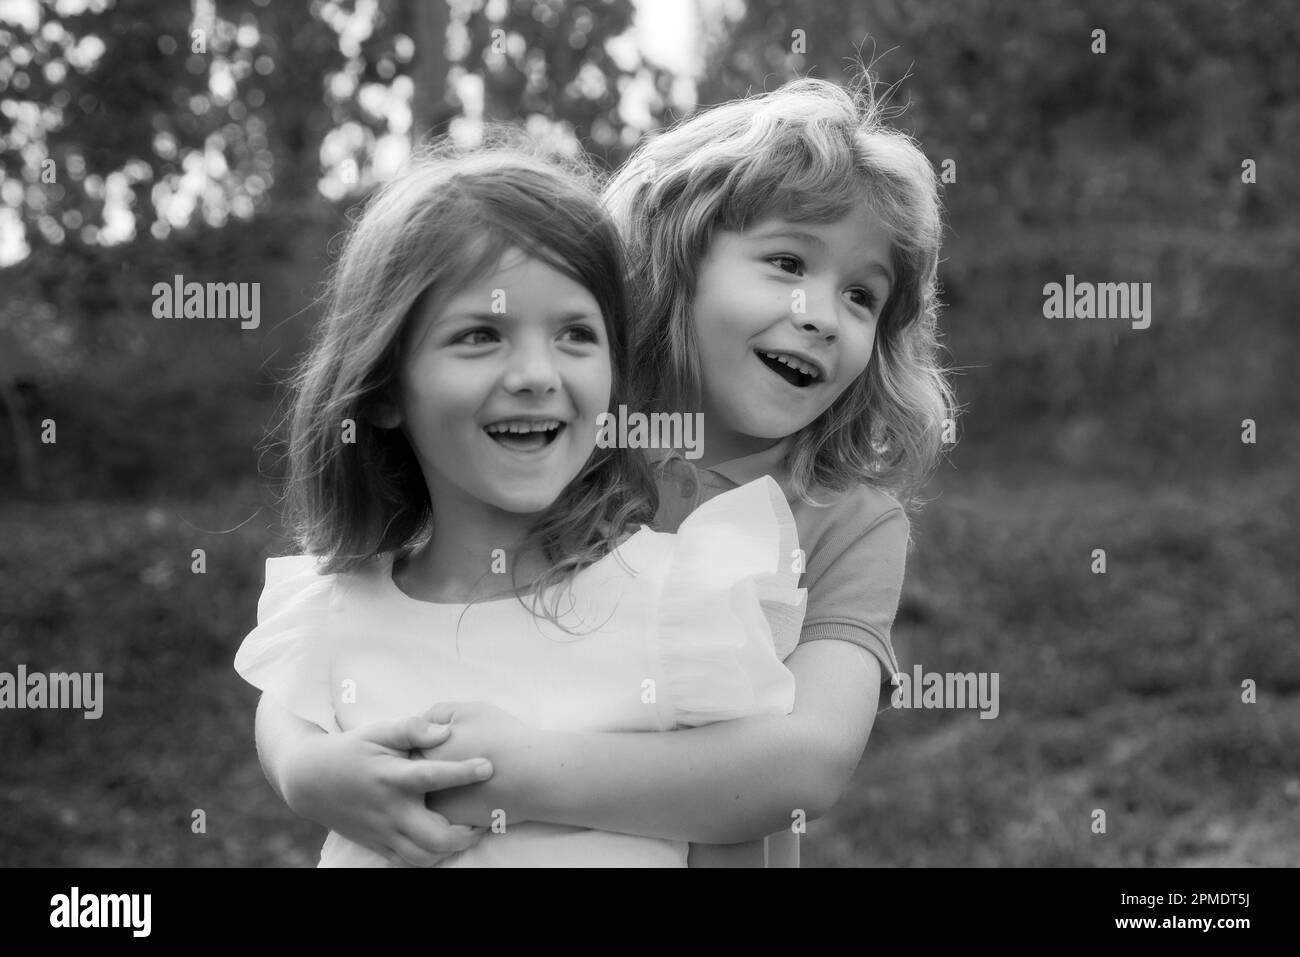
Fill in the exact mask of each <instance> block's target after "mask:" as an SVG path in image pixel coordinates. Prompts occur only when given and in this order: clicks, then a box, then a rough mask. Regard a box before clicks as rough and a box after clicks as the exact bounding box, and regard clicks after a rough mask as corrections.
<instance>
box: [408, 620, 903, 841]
mask: <svg viewBox="0 0 1300 957" xmlns="http://www.w3.org/2000/svg"><path fill="white" fill-rule="evenodd" d="M786 666H787V667H788V668H789V669H790V671H791V672H793V674H794V677H795V687H796V691H795V706H794V712H793V713H792V714H789V715H761V716H754V717H748V718H738V719H736V720H734V721H724V722H720V723H718V724H712V725H707V726H704V727H700V728H691V729H687V730H683V731H671V732H648V733H647V732H639V733H638V732H627V733H603V734H602V733H571V732H533V733H529V734H515V735H510V736H506V737H507V741H508V743H507V744H506V745H505V746H501V747H494V746H492V745H493V744H499V743H500V742H501V740H502V737H503V735H501V734H500V731H499V729H500V727H501V726H500V725H498V726H497V728H496V729H495V730H497V731H498V733H497V734H496V735H492V734H490V733H488V723H485V724H484V728H485V731H484V733H482V734H477V733H476V731H475V726H474V721H473V715H474V713H475V712H474V709H475V708H479V707H481V706H478V705H473V704H470V705H458V704H444V705H440V706H438V707H435V708H433V709H431V710H430V711H429V712H426V716H429V717H430V718H431V720H434V721H446V722H450V723H451V725H452V732H451V737H450V739H449V740H448V742H447V743H446V744H444V745H442V746H440V747H439V748H437V749H436V750H435V751H433V752H430V753H431V754H434V755H437V756H444V757H456V756H458V755H462V754H463V753H464V751H465V749H475V748H477V749H478V753H486V754H488V755H489V756H490V757H492V758H493V760H494V761H495V762H496V766H497V769H498V775H497V776H496V777H495V778H494V779H493V780H492V781H489V782H487V783H486V784H482V785H477V786H474V787H469V788H462V789H459V790H456V791H449V792H446V793H444V794H441V795H437V796H435V798H434V804H433V806H434V807H435V808H436V809H437V810H438V811H439V812H441V813H442V814H444V815H445V816H446V817H447V818H448V819H450V820H456V821H462V822H464V823H472V824H482V825H486V824H490V823H491V816H490V815H491V811H492V809H495V808H506V809H507V813H509V809H511V808H513V809H514V813H515V814H516V815H518V817H521V818H523V819H526V820H537V821H550V822H553V823H556V824H567V825H572V826H575V827H591V828H597V829H599V830H607V831H621V832H624V833H628V834H642V835H646V836H649V837H663V838H671V839H675V840H686V841H693V842H697V843H702V844H732V843H737V842H740V841H747V840H754V839H757V838H761V837H763V836H765V835H767V834H770V833H773V832H775V831H779V830H782V829H784V828H788V827H789V826H790V824H791V822H792V820H793V819H794V818H793V816H794V814H795V812H796V811H802V812H803V813H804V816H805V817H806V818H808V819H812V818H817V817H820V816H821V815H822V814H825V813H826V812H827V811H828V810H830V808H831V807H833V806H834V804H835V803H836V801H837V800H838V799H839V796H840V793H841V792H842V791H843V789H844V787H845V786H846V785H847V784H848V781H849V778H850V777H851V776H852V774H853V771H854V769H855V768H856V767H857V764H858V761H859V759H860V758H861V757H862V751H863V749H864V748H865V747H866V744H867V738H868V736H869V735H870V733H871V727H872V724H873V723H874V721H875V716H876V706H877V702H878V700H879V695H880V663H879V661H878V660H877V659H876V658H875V657H874V656H872V655H871V654H870V653H869V652H867V651H865V650H863V649H862V648H860V647H858V646H857V645H855V644H852V643H851V642H847V641H837V640H834V639H823V640H818V641H810V642H805V643H804V644H802V645H800V646H799V647H798V648H797V649H796V650H795V651H794V652H793V653H792V654H791V655H790V657H789V658H787V659H786ZM457 709H461V711H462V714H463V715H464V716H466V717H469V718H470V720H468V721H464V722H462V720H461V717H460V716H458V715H457ZM494 737H495V739H496V740H495V742H492V741H491V740H490V739H492V738H494Z"/></svg>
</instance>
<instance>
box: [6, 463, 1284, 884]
mask: <svg viewBox="0 0 1300 957" xmlns="http://www.w3.org/2000/svg"><path fill="white" fill-rule="evenodd" d="M1008 471H1009V470H1008ZM936 491H937V492H938V497H937V499H936V501H934V502H933V503H932V504H931V505H930V506H928V507H927V509H926V510H925V511H924V512H922V513H921V517H920V518H919V520H918V521H917V523H916V540H917V547H916V548H915V550H914V553H913V555H912V556H911V557H910V559H909V569H908V576H907V585H906V588H905V593H904V600H903V605H902V608H901V609H900V614H899V619H898V624H897V625H896V636H897V639H898V643H899V646H900V652H901V653H902V654H903V656H904V658H905V659H906V660H907V661H908V662H909V663H910V662H913V661H914V662H919V663H921V664H922V665H923V666H924V667H925V669H926V670H936V671H963V672H964V671H997V672H998V673H999V674H1000V676H1001V677H1000V699H1001V700H1000V705H1001V713H1000V715H999V717H998V718H997V719H995V720H980V719H979V718H978V717H977V715H976V713H975V712H973V711H968V712H962V713H955V712H942V711H893V712H888V713H885V714H883V715H881V717H880V718H879V720H878V721H877V725H876V729H875V731H874V732H873V736H872V741H871V743H870V745H869V747H868V749H867V753H866V757H865V758H864V760H863V762H862V764H861V766H860V767H859V770H858V773H857V775H856V776H855V778H854V780H853V782H852V784H851V786H850V788H849V789H848V791H847V792H846V794H845V795H844V797H843V799H842V800H841V802H840V804H839V805H838V806H837V808H836V809H835V810H834V811H833V812H832V814H831V815H829V816H828V817H826V818H824V819H822V820H820V821H815V822H813V823H812V824H811V826H810V831H809V834H808V836H807V837H806V838H805V841H804V860H805V864H806V865H809V866H816V865H863V864H866V865H882V866H895V865H904V866H908V865H1066V864H1069V865H1085V866H1088V865H1097V866H1109V865H1179V864H1188V865H1195V864H1249V863H1256V864H1290V865H1294V864H1296V863H1300V835H1297V834H1296V833H1295V831H1294V818H1295V814H1296V811H1297V802H1300V650H1298V649H1297V643H1296V640H1295V636H1296V624H1297V622H1296V616H1297V611H1296V603H1295V591H1294V583H1295V571H1296V568H1297V567H1300V546H1298V545H1297V543H1296V542H1295V540H1294V538H1293V535H1292V530H1293V529H1294V528H1295V527H1296V524H1297V522H1296V519H1297V517H1300V515H1298V513H1300V494H1298V493H1297V491H1296V489H1295V486H1294V481H1293V478H1292V475H1291V474H1290V471H1289V470H1288V469H1286V468H1283V467H1281V466H1279V467H1278V468H1276V469H1274V470H1271V471H1263V472H1261V473H1259V474H1255V475H1249V474H1246V475H1242V474H1233V475H1221V476H1218V477H1201V478H1198V479H1195V480H1189V481H1188V482H1187V483H1186V484H1184V485H1181V486H1168V485H1166V486H1159V487H1154V488H1151V487H1146V486H1144V485H1143V484H1142V483H1135V482H1133V481H1127V482H1124V481H1118V480H1114V479H1098V480H1083V479H1078V478H1070V477H1067V476H1065V475H1063V474H1061V473H1059V472H1057V473H1053V472H1046V473H1043V474H1039V475H1033V476H1024V475H1022V476H1021V477H1020V478H1018V479H1014V480H1013V479H1011V478H1009V477H1008V475H1003V474H992V473H984V474H981V475H973V474H961V475H960V476H958V475H956V474H954V473H947V474H946V475H945V476H944V477H943V478H942V479H941V480H940V481H939V484H938V486H937V489H936ZM259 501H260V495H259V493H258V491H257V490H256V489H253V488H239V489H233V490H231V492H230V493H229V494H228V495H227V496H225V497H224V498H223V500H222V504H221V505H220V506H218V505H215V504H213V503H211V502H173V503H170V504H167V505H158V504H154V505H143V504H142V505H129V504H122V503H120V502H114V503H99V504H97V503H93V502H88V503H80V504H77V505H73V506H54V505H49V504H8V505H5V506H3V507H0V518H2V520H3V524H4V527H5V529H6V545H7V547H6V549H5V552H4V555H3V557H2V558H0V605H2V607H3V608H4V618H3V624H2V625H0V653H2V655H0V661H3V663H4V665H3V667H4V668H5V669H6V670H11V669H12V668H13V667H15V666H16V664H17V663H19V662H22V663H26V664H27V666H28V668H29V670H44V671H59V670H77V671H99V670H102V671H104V672H105V711H104V716H103V717H102V718H101V719H99V720H98V721H87V720H84V719H83V718H82V717H81V716H80V714H78V713H72V712H66V711H65V712H57V711H22V712H17V711H14V712H6V713H4V714H3V715H0V750H2V751H3V753H4V754H5V755H6V756H7V758H8V759H9V762H10V764H9V766H10V767H11V768H13V769H17V770H16V772H15V773H11V774H10V775H7V776H6V783H5V784H4V785H3V786H2V787H0V847H3V848H4V850H3V860H0V863H3V864H5V865H10V866H13V865H71V866H98V865H128V864H130V865H145V866H153V865H179V866H265V865H280V866H307V865H310V864H312V863H313V862H314V860H315V856H316V854H317V851H318V848H319V841H320V838H321V833H320V831H319V829H318V828H316V827H315V826H314V825H311V824H309V823H307V822H304V821H301V820H298V819H296V818H295V817H294V816H293V815H292V814H291V813H290V812H289V811H288V810H287V809H285V808H284V807H283V806H282V805H281V803H280V802H279V800H278V799H277V798H276V797H275V795H274V794H273V793H272V791H271V790H270V788H269V786H268V785H267V784H266V782H265V781H264V780H263V778H262V775H261V772H260V769H259V767H258V764H257V759H256V756H255V752H254V747H253V740H252V718H253V709H254V705H255V701H256V695H255V692H254V691H253V690H252V689H251V688H249V687H247V686H246V685H244V684H243V682H242V681H240V679H239V678H238V677H237V676H236V675H235V674H234V672H233V670H232V669H231V659H232V657H233V655H234V651H235V648H236V647H237V646H238V643H239V641H240V639H241V637H242V636H243V634H244V633H245V632H246V631H247V630H248V629H249V628H250V627H251V625H252V624H253V621H254V616H255V608H256V601H257V595H258V592H259V590H260V583H261V567H260V557H261V556H264V555H266V554H268V551H269V550H270V549H272V548H274V547H275V542H276V540H277V529H276V527H275V525H274V522H273V520H272V519H271V518H270V517H269V516H270V515H271V514H272V513H271V512H270V511H266V510H258V507H257V506H258V503H259ZM244 502H246V503H251V504H248V505H244V504H240V503H244ZM250 515H251V516H252V517H251V519H250V518H249V516H250ZM205 530H206V531H205ZM218 530H228V531H225V533H223V534H217V533H216V532H217V531H218ZM1099 547H1100V548H1105V549H1106V555H1107V570H1106V574H1105V575H1094V574H1093V573H1092V571H1091V565H1092V557H1091V555H1092V550H1093V549H1094V548H1099ZM195 548H203V549H204V550H205V552H206V572H205V573H204V574H202V575H198V574H193V573H192V572H191V562H192V559H191V553H192V550H193V549H195ZM1244 678H1252V679H1254V680H1255V682H1256V684H1257V695H1258V701H1257V703H1255V704H1243V703H1242V701H1241V682H1242V680H1243V679H1244ZM196 809H201V810H202V811H203V812H204V816H205V825H206V830H205V832H204V833H195V832H194V829H193V826H192V825H193V822H194V820H195V816H194V812H195V810H196ZM1096 809H1101V810H1104V811H1105V813H1106V831H1105V833H1104V834H1095V833H1093V831H1092V830H1091V825H1092V822H1093V819H1094V818H1093V812H1094V811H1095V810H1096Z"/></svg>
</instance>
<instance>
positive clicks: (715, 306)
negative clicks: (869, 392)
mask: <svg viewBox="0 0 1300 957" xmlns="http://www.w3.org/2000/svg"><path fill="white" fill-rule="evenodd" d="M890 252H891V245H890V241H889V236H888V234H887V233H886V231H885V229H884V228H883V227H882V226H880V225H879V224H878V223H877V222H876V221H875V219H874V218H872V217H871V216H870V215H869V214H867V213H866V212H865V211H858V212H855V213H853V214H850V215H848V216H845V217H844V218H843V219H840V220H838V221H836V222H832V223H796V222H791V221H788V220H785V219H780V218H775V217H769V218H767V219H764V220H761V221H759V222H757V223H755V224H754V225H753V226H751V227H750V228H749V229H746V230H743V231H741V232H731V231H720V232H717V233H715V234H714V236H713V241H712V243H711V244H710V247H709V251H708V253H707V255H706V256H705V258H704V261H703V262H702V263H701V264H700V271H699V280H698V282H697V284H696V287H695V298H694V304H693V307H694V328H695V338H696V341H697V343H698V345H699V358H700V369H701V377H702V379H703V383H702V386H703V396H704V403H703V404H704V408H703V409H702V411H703V412H704V426H705V436H706V438H705V456H706V458H707V459H708V460H710V461H711V462H713V461H718V460H719V458H720V457H721V456H725V457H727V458H730V457H733V456H734V455H743V454H747V453H750V452H756V451H760V450H762V449H764V448H767V447H768V446H771V445H772V444H774V442H775V441H776V440H779V439H782V438H785V437H786V436H788V435H793V434H794V433H796V432H798V431H799V430H800V429H802V428H804V427H805V426H807V425H809V424H811V423H812V422H814V421H816V419H817V417H818V416H820V415H821V414H822V413H823V412H825V411H826V410H827V409H828V408H829V407H830V406H831V403H833V402H834V401H835V400H836V399H837V398H838V397H839V395H840V394H841V393H842V392H843V391H844V390H845V389H847V388H848V387H849V386H850V385H851V384H852V383H853V381H854V380H855V379H856V378H857V377H858V376H859V375H861V374H862V372H863V370H865V369H866V367H867V361H868V360H869V359H870V358H871V350H872V347H873V345H874V344H875V337H876V323H877V320H878V319H879V317H880V313H881V310H882V309H883V307H884V305H885V302H886V301H887V300H888V298H889V295H890V292H891V290H892V281H893V276H892V272H891V266H890V263H891V258H892V257H891V256H890ZM710 443H712V449H710Z"/></svg>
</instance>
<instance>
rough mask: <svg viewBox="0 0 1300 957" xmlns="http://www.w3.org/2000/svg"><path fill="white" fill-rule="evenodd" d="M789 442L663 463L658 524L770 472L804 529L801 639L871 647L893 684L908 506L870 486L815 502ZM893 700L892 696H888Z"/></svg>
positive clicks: (674, 522)
mask: <svg viewBox="0 0 1300 957" xmlns="http://www.w3.org/2000/svg"><path fill="white" fill-rule="evenodd" d="M789 448H790V440H789V439H786V440H784V441H782V442H780V443H778V444H777V445H775V446H773V447H772V448H770V449H767V450H765V451H763V452H759V453H757V454H754V455H748V456H744V457H743V458H738V459H732V460H731V461H729V462H723V463H720V464H718V465H715V466H713V467H711V468H696V467H695V466H694V465H692V464H691V463H690V462H689V461H687V460H685V459H682V458H680V457H676V456H674V457H671V458H669V459H668V460H667V461H662V462H661V463H660V466H661V467H659V468H658V469H657V470H656V475H657V476H658V479H659V511H658V513H657V514H656V516H655V527H656V528H657V529H659V530H660V531H665V532H672V531H676V529H677V527H678V526H679V525H680V524H681V523H682V521H683V520H685V518H686V516H687V515H689V514H690V513H691V512H692V511H694V510H695V509H696V508H697V507H698V506H699V505H700V504H702V503H703V502H706V501H708V500H709V499H711V498H713V496H715V495H718V494H720V493H722V492H725V491H728V490H729V489H733V488H738V487H739V486H741V485H744V484H746V483H747V482H752V481H753V480H754V479H756V478H758V477H759V476H762V475H770V476H772V477H773V478H774V479H776V481H777V482H778V483H779V484H780V486H781V490H782V491H783V492H785V497H786V500H787V501H788V502H789V503H790V510H791V511H792V512H793V513H794V519H795V524H796V526H797V527H798V529H799V547H800V548H801V549H802V551H803V553H804V573H803V577H802V578H801V580H800V582H799V584H800V585H801V586H802V587H804V588H806V589H807V590H808V605H807V610H806V612H805V614H804V625H803V631H802V633H801V634H800V637H799V641H800V642H801V643H802V642H805V641H815V640H817V639H821V638H836V639H839V640H841V641H850V642H853V643H854V644H856V645H859V646H861V647H862V648H865V649H866V650H867V651H869V652H871V653H872V654H873V655H875V656H876V658H878V659H879V660H880V668H881V675H882V678H883V681H884V683H885V684H889V683H890V681H891V679H892V678H893V676H894V675H895V674H897V673H898V670H899V669H898V658H897V656H896V655H895V653H894V646H893V644H892V643H891V642H890V637H889V634H890V629H891V628H892V626H893V623H894V616H895V615H896V614H897V612H898V600H899V595H900V594H901V592H902V587H903V570H904V564H905V561H906V557H907V542H908V536H909V533H910V526H909V523H908V520H907V515H906V513H905V512H904V511H903V508H902V506H901V505H899V504H898V502H897V501H895V500H894V499H893V498H892V497H890V496H889V495H887V494H885V493H884V492H881V491H880V490H879V489H875V488H872V487H871V486H869V485H858V486H856V487H854V488H852V489H850V490H848V491H846V492H840V493H836V492H830V491H827V490H825V489H813V490H811V492H810V497H811V498H813V499H814V500H815V501H817V502H818V503H821V504H820V505H811V504H809V503H808V502H805V501H803V500H802V499H800V498H799V497H797V496H795V495H793V493H792V491H791V474H790V469H789V467H788V465H787V464H786V454H787V453H788V451H789ZM886 700H887V699H886Z"/></svg>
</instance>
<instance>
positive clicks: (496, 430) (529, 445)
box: [483, 419, 565, 452]
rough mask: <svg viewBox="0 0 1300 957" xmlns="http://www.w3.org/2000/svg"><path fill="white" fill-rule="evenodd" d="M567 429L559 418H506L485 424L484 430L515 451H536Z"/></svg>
mask: <svg viewBox="0 0 1300 957" xmlns="http://www.w3.org/2000/svg"><path fill="white" fill-rule="evenodd" d="M564 429H565V424H564V423H563V422H561V421H559V420H558V419H540V420H536V421H533V420H528V419H506V420H505V421H502V422H493V423H492V424H491V425H485V426H484V427H483V431H484V432H486V433H487V434H488V438H490V439H491V440H492V441H493V442H495V443H497V445H503V446H505V447H506V448H508V449H510V450H512V451H515V452H536V451H537V450H539V449H544V448H546V446H548V445H550V444H551V443H552V442H554V441H555V440H556V439H557V438H559V437H560V433H561V432H563V431H564Z"/></svg>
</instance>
